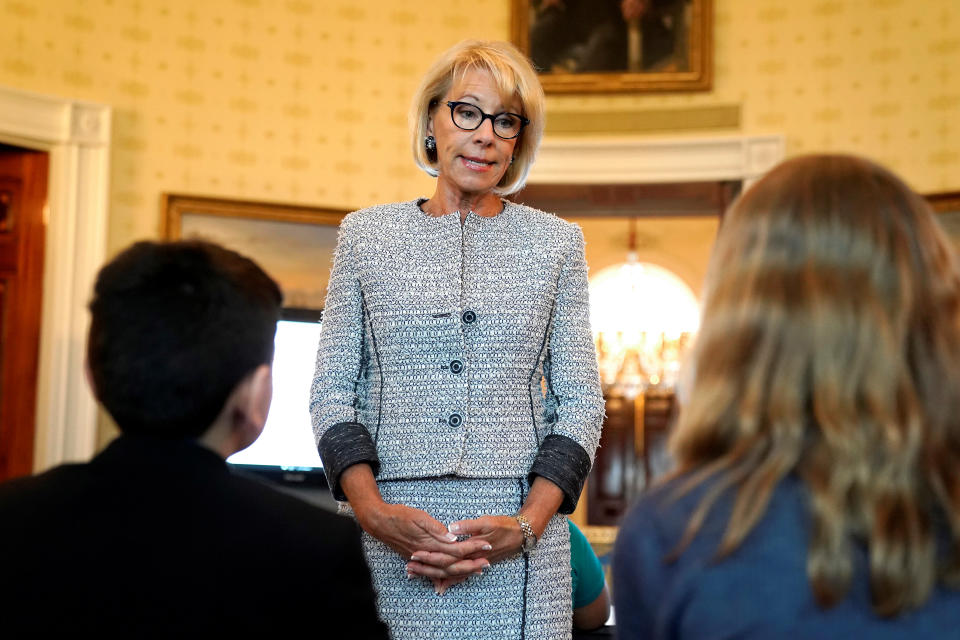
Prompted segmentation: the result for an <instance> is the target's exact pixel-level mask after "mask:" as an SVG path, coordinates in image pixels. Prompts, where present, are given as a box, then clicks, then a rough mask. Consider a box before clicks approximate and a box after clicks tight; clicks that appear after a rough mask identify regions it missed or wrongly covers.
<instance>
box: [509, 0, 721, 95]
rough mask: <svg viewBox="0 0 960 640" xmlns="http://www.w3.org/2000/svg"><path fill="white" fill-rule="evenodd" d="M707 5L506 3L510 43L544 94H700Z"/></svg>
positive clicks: (707, 66) (707, 40)
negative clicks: (509, 7)
mask: <svg viewBox="0 0 960 640" xmlns="http://www.w3.org/2000/svg"><path fill="white" fill-rule="evenodd" d="M711 2H712V0H513V26H512V31H513V39H514V42H515V43H516V44H517V46H519V47H520V49H521V50H522V51H523V52H524V53H526V54H527V55H528V56H530V58H531V60H532V61H533V64H534V66H535V67H536V68H537V70H538V71H539V72H540V74H541V76H540V79H541V81H542V83H543V86H544V89H545V90H546V91H548V92H615V91H658V90H659V91H678V90H706V89H709V88H710V87H711V84H712V61H713V52H712V4H711Z"/></svg>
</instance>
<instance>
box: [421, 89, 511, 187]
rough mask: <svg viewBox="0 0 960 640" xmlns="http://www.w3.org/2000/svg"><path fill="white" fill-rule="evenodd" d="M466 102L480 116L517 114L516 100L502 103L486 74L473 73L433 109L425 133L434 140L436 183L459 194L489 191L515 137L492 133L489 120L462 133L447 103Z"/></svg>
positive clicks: (506, 164) (506, 162)
mask: <svg viewBox="0 0 960 640" xmlns="http://www.w3.org/2000/svg"><path fill="white" fill-rule="evenodd" d="M449 101H456V102H467V103H469V104H472V105H475V106H477V107H479V108H480V110H481V111H483V112H484V113H487V114H490V115H495V114H498V113H503V112H505V111H506V112H510V113H517V114H519V113H521V108H522V107H521V104H520V99H519V98H517V97H513V98H511V99H510V101H508V102H506V103H504V102H503V101H501V98H500V93H499V92H498V91H497V87H496V85H495V84H494V82H493V78H492V77H491V76H490V74H489V73H488V72H486V71H479V70H474V71H470V72H468V73H467V74H466V75H464V77H463V79H462V80H461V81H460V82H459V83H456V84H454V85H453V86H452V87H451V88H450V91H449V92H448V93H447V95H445V96H444V97H443V98H441V100H440V104H438V105H437V106H436V107H434V109H433V114H432V115H431V118H430V123H429V124H428V126H427V134H428V135H432V136H433V137H434V138H436V140H437V170H438V171H439V173H440V175H439V177H438V178H437V180H438V181H440V182H442V183H445V184H444V185H443V186H445V187H447V188H451V189H452V190H454V191H455V192H459V193H461V194H474V195H475V194H483V193H487V192H489V191H490V190H491V189H493V188H494V187H495V186H497V183H498V182H500V178H501V177H503V174H504V172H506V170H507V168H508V167H509V166H510V161H511V159H512V158H513V151H514V147H516V144H517V140H518V138H513V139H511V140H504V139H503V138H500V137H498V136H497V135H496V134H495V133H494V132H493V121H492V120H491V119H489V118H487V119H484V120H483V122H482V124H481V125H480V126H479V127H478V128H477V129H474V130H473V131H464V130H463V129H461V128H459V127H457V126H456V125H455V124H454V123H453V119H452V118H451V117H450V107H448V106H447V102H449Z"/></svg>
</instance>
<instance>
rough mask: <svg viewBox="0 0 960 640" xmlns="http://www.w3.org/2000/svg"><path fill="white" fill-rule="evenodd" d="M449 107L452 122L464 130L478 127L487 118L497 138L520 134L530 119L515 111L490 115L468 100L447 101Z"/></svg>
mask: <svg viewBox="0 0 960 640" xmlns="http://www.w3.org/2000/svg"><path fill="white" fill-rule="evenodd" d="M447 106H448V107H450V117H451V118H452V119H453V124H455V125H457V127H458V128H460V129H463V130H464V131H473V130H475V129H479V128H480V125H482V124H483V121H484V120H486V119H487V118H490V122H491V123H492V124H493V132H494V133H495V134H496V135H497V137H498V138H503V139H504V140H512V139H513V138H516V137H517V136H518V135H520V132H521V131H523V128H524V127H525V126H527V125H528V124H530V121H529V120H527V119H526V118H524V117H523V116H521V115H519V114H516V113H508V112H506V111H505V112H503V113H495V114H493V115H490V114H489V113H484V112H483V111H481V110H480V107H478V106H477V105H474V104H470V103H469V102H454V101H451V102H448V103H447Z"/></svg>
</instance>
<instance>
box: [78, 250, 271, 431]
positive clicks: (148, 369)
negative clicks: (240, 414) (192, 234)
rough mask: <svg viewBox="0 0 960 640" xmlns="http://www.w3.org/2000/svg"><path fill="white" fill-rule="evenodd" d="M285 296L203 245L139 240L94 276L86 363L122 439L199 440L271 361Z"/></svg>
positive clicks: (241, 261) (237, 258) (234, 257)
mask: <svg viewBox="0 0 960 640" xmlns="http://www.w3.org/2000/svg"><path fill="white" fill-rule="evenodd" d="M281 300H282V296H281V293H280V289H279V287H278V286H277V284H276V283H275V282H274V281H273V280H272V279H271V278H270V277H269V276H268V275H267V274H266V273H264V272H263V270H262V269H261V268H260V267H258V266H257V265H256V264H255V263H254V262H253V261H252V260H250V259H248V258H245V257H243V256H241V255H240V254H238V253H236V252H233V251H230V250H228V249H224V248H222V247H219V246H217V245H214V244H211V243H208V242H200V241H188V242H169V243H158V242H138V243H136V244H134V245H133V246H131V247H130V248H128V249H126V250H125V251H123V252H122V253H120V255H118V256H117V257H116V258H114V259H113V260H112V261H110V263H108V264H107V265H106V266H105V267H103V268H102V269H101V270H100V273H99V274H98V276H97V282H96V285H95V286H94V292H93V300H91V302H90V311H91V314H92V322H91V325H90V336H89V341H88V343H87V358H88V362H89V366H90V372H91V374H92V379H93V387H94V394H95V395H96V396H97V399H98V400H99V401H100V402H101V403H102V404H103V406H104V408H106V410H107V411H108V412H109V413H110V415H111V416H113V419H114V420H115V421H116V422H117V425H118V426H119V427H120V429H121V430H122V431H123V432H125V433H141V434H151V435H158V436H167V437H197V436H200V435H201V434H203V432H204V431H206V430H207V428H208V427H209V426H210V425H211V424H212V423H213V421H214V420H215V419H216V417H217V416H218V415H219V413H220V411H221V409H222V408H223V406H224V403H225V402H226V400H227V397H228V396H229V395H230V393H231V392H232V391H233V389H234V388H235V387H236V386H237V384H238V383H239V382H240V381H241V380H242V379H243V378H244V377H246V376H247V375H248V374H250V373H251V372H252V371H253V370H254V369H256V368H257V367H258V366H260V365H262V364H269V363H270V362H272V360H273V340H274V335H275V333H276V329H277V320H278V318H279V315H280V304H281Z"/></svg>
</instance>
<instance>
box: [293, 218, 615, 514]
mask: <svg viewBox="0 0 960 640" xmlns="http://www.w3.org/2000/svg"><path fill="white" fill-rule="evenodd" d="M419 202H420V201H411V202H402V203H395V204H388V205H381V206H376V207H371V208H369V209H364V210H361V211H356V212H354V213H352V214H350V215H348V216H347V217H346V218H345V219H344V221H343V223H342V224H341V227H340V236H339V241H338V244H337V250H336V255H335V258H334V264H333V270H332V272H331V274H330V284H329V288H328V290H327V302H326V307H325V309H324V316H323V326H322V329H321V333H320V346H319V350H318V354H317V370H316V376H315V379H314V382H313V387H312V390H311V399H310V410H311V415H312V417H313V428H314V434H315V436H316V440H317V446H318V449H319V452H320V456H321V458H322V459H323V464H324V469H325V470H326V473H327V477H328V480H329V482H330V487H331V489H332V490H333V493H334V495H335V497H337V498H338V499H340V500H344V499H345V496H344V495H343V492H342V490H341V488H340V484H339V478H340V474H341V472H342V471H343V470H344V469H346V468H347V467H348V466H350V465H352V464H355V463H358V462H368V463H369V464H370V465H371V466H372V467H373V470H374V473H375V474H376V476H377V478H378V480H395V479H411V478H425V477H439V476H447V475H456V476H464V477H475V478H476V477H480V478H483V477H498V478H499V477H517V478H522V477H528V478H530V479H531V481H532V476H535V475H540V476H543V477H545V478H547V479H549V480H551V481H553V482H554V483H555V484H557V485H558V486H559V487H560V488H561V489H562V490H563V491H564V494H565V500H564V503H563V506H562V507H561V511H562V512H564V513H569V512H570V511H572V510H573V508H574V507H575V506H576V502H577V498H578V496H579V495H580V490H581V489H582V487H583V482H584V480H585V479H586V476H587V474H588V472H589V470H590V466H591V464H592V462H593V456H594V453H595V451H596V448H597V443H598V441H599V439H600V427H601V423H602V420H603V407H604V403H603V395H602V392H601V389H600V379H599V375H598V372H597V361H596V354H595V352H594V347H593V340H592V337H591V334H590V323H589V304H588V299H587V265H586V261H585V259H584V246H583V244H584V243H583V234H582V232H581V231H580V228H579V227H578V226H576V225H574V224H571V223H569V222H566V221H564V220H561V219H560V218H558V217H556V216H554V215H551V214H547V213H543V212H541V211H537V210H536V209H532V208H530V207H526V206H522V205H517V204H514V203H511V202H507V201H504V209H503V211H502V212H501V213H500V214H499V215H497V216H495V217H492V218H484V217H481V216H477V215H476V214H473V213H470V214H468V215H467V218H466V221H465V222H464V224H462V225H461V223H460V216H459V215H457V214H450V215H445V216H442V217H439V218H435V217H430V216H428V215H426V214H425V213H423V212H422V211H421V210H420V208H419Z"/></svg>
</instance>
